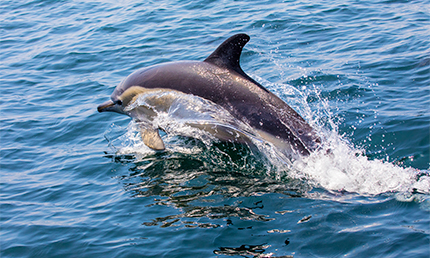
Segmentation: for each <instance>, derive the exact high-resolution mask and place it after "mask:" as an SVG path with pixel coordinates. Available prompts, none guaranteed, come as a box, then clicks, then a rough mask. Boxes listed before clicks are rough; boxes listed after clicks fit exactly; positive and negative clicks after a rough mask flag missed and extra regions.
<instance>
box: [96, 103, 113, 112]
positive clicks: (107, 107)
mask: <svg viewBox="0 0 430 258" xmlns="http://www.w3.org/2000/svg"><path fill="white" fill-rule="evenodd" d="M97 111H99V112H105V111H114V112H115V111H116V108H115V103H113V101H112V100H108V101H106V102H105V103H103V104H100V105H99V106H98V107H97Z"/></svg>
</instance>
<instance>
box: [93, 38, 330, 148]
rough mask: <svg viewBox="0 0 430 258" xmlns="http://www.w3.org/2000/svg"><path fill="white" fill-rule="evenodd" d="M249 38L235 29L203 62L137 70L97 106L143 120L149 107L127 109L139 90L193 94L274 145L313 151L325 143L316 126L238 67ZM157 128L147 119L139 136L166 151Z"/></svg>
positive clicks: (148, 143)
mask: <svg viewBox="0 0 430 258" xmlns="http://www.w3.org/2000/svg"><path fill="white" fill-rule="evenodd" d="M249 39H250V37H249V36H248V35H246V34H236V35H234V36H232V37H230V38H229V39H227V40H226V41H224V42H223V43H222V44H221V45H220V46H219V47H218V48H217V49H216V50H215V51H214V52H213V53H212V54H211V55H210V56H209V57H207V58H206V59H205V60H204V61H203V62H200V61H181V62H173V63H167V64H160V65H155V66H151V67H148V68H142V69H139V70H137V71H135V72H134V73H132V74H131V75H129V76H128V77H127V78H125V80H123V81H122V82H121V83H120V84H119V85H118V86H117V87H116V88H115V90H114V92H113V93H112V95H111V100H109V101H107V102H105V103H103V104H101V105H99V106H98V107H97V110H98V111H99V112H104V111H113V112H118V113H121V114H126V115H129V116H131V117H132V118H134V119H137V120H138V121H139V119H140V118H139V117H141V116H142V115H143V116H151V115H154V114H153V112H152V111H151V110H148V109H146V110H144V111H140V112H137V111H132V110H130V109H127V106H129V105H130V104H132V103H134V102H135V101H136V100H137V98H138V96H139V95H141V94H145V93H148V92H165V91H175V92H180V93H183V94H192V95H194V96H198V97H200V98H203V99H206V100H209V101H211V102H213V103H215V104H216V105H219V106H221V107H223V108H224V109H225V110H227V111H228V112H229V113H230V114H231V115H232V116H233V117H234V118H235V119H238V120H240V121H243V122H245V123H247V124H248V125H249V126H251V127H252V128H254V129H255V130H256V131H257V132H258V134H259V135H260V136H261V138H263V139H266V140H267V141H269V142H271V143H272V144H274V145H275V146H285V145H288V146H289V149H290V150H293V151H294V152H295V153H300V154H302V155H309V154H310V152H312V151H314V150H316V149H317V148H318V146H319V145H320V143H321V141H320V138H319V137H318V136H317V134H316V133H315V131H314V130H313V128H312V127H311V126H309V124H308V123H306V121H305V120H304V119H303V118H302V117H301V116H300V115H299V114H298V113H297V112H296V111H294V110H293V109H292V108H291V107H290V106H288V105H287V104H286V103H285V102H284V101H282V100H281V99H280V98H279V97H277V96H276V95H274V94H273V93H271V92H270V91H268V90H267V89H266V88H264V87H263V86H262V85H260V84H259V83H258V82H256V81H255V80H253V79H252V78H251V77H249V76H248V75H247V74H245V73H244V72H243V70H242V68H241V67H240V64H239V59H240V55H241V52H242V49H243V47H244V46H245V44H246V43H247V42H248V41H249ZM158 104H160V103H158ZM161 104H162V105H163V104H164V105H165V104H166V103H161ZM158 129H162V128H153V127H152V126H151V125H148V124H144V125H142V126H141V136H142V140H143V142H144V143H145V144H146V145H147V146H148V147H150V148H152V149H154V150H163V149H164V148H165V145H164V143H163V141H162V139H161V137H160V135H159V132H158ZM221 138H222V137H221Z"/></svg>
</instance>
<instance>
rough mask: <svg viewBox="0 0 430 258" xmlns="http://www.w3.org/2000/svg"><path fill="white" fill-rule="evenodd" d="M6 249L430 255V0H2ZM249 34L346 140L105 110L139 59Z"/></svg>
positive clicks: (285, 89) (182, 55)
mask: <svg viewBox="0 0 430 258" xmlns="http://www.w3.org/2000/svg"><path fill="white" fill-rule="evenodd" d="M0 9H1V15H0V19H1V22H0V35H1V36H0V37H1V43H0V60H1V62H0V85H1V96H2V97H1V98H0V110H1V116H0V119H1V120H0V121H1V123H0V128H1V139H0V143H1V144H0V145H1V147H0V148H1V149H0V155H1V167H0V184H1V188H0V189H1V190H0V218H1V222H0V223H1V224H0V251H1V253H0V256H1V257H60V256H61V257H230V256H231V257H269V256H272V257H291V256H292V257H343V256H348V257H429V255H430V183H429V182H430V179H429V178H430V177H429V166H430V40H429V35H430V12H429V7H428V2H427V1H425V0H422V1H420V0H418V1H407V0H387V1H372V0H368V1H352V0H348V1H275V0H267V1H245V0H238V1H182V0H178V1H173V0H171V1H169V0H157V1H110V0H105V1H86V0H82V1H79V0H62V1H54V0H45V1H44V0H37V1H36V0H23V1H8V0H5V1H1V3H0ZM235 33H247V34H249V35H250V36H251V41H250V42H249V43H248V44H247V45H246V46H245V48H244V50H243V53H242V57H241V64H242V68H243V70H244V71H245V72H246V73H248V74H249V75H250V76H251V77H253V78H254V79H256V80H257V81H259V82H261V83H262V84H263V85H264V86H265V87H267V88H268V89H269V90H271V91H272V92H274V93H276V94H277V95H278V96H280V97H281V98H282V99H284V100H285V101H286V102H287V103H288V104H289V105H290V106H291V107H292V108H294V109H295V110H296V111H297V112H298V113H300V114H301V115H302V116H303V117H304V118H305V119H306V120H307V121H309V123H310V124H311V125H312V126H313V127H314V128H316V129H317V131H318V132H319V134H320V136H321V137H322V138H323V139H324V141H325V142H327V145H329V146H330V148H331V152H332V154H330V153H329V154H327V153H326V154H321V153H319V154H317V153H316V154H315V155H311V157H309V158H305V159H304V160H303V161H301V162H300V163H299V162H296V163H294V164H292V167H291V166H290V167H289V168H288V169H286V168H285V167H284V166H283V165H282V164H283V162H279V160H277V159H276V158H273V157H272V156H271V155H270V154H271V153H270V151H267V152H266V151H264V150H261V149H260V150H255V149H252V148H249V147H248V146H246V145H245V146H244V145H240V144H237V143H228V142H227V143H222V142H218V141H205V140H204V139H201V138H199V137H197V136H196V138H195V139H193V138H185V137H181V136H175V135H163V137H164V138H165V140H166V143H167V150H166V151H164V152H154V151H151V150H149V149H148V148H147V147H145V146H144V145H143V144H142V143H141V141H140V139H139V137H137V132H136V130H135V129H134V125H133V122H131V120H130V118H128V117H126V116H121V115H118V114H114V113H101V114H100V113H98V112H97V109H96V108H97V105H98V104H100V103H102V102H104V101H106V100H108V99H109V96H110V94H111V93H112V91H113V89H114V88H115V86H116V85H117V84H118V83H119V82H120V81H121V80H123V79H124V78H125V77H126V76H127V75H129V74H130V73H131V72H133V71H135V70H136V69H139V68H142V67H146V66H150V65H154V64H160V63H163V62H170V61H179V60H204V58H206V57H207V56H208V55H209V54H210V53H211V52H212V51H213V50H214V49H216V47H217V46H218V45H219V44H221V43H222V42H223V40H225V39H226V38H228V37H229V36H231V35H233V34H235Z"/></svg>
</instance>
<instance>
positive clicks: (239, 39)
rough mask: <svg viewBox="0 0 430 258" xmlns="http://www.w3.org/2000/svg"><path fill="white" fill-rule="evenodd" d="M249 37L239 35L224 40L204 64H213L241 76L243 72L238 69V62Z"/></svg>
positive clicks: (242, 34)
mask: <svg viewBox="0 0 430 258" xmlns="http://www.w3.org/2000/svg"><path fill="white" fill-rule="evenodd" d="M249 39H250V38H249V36H248V35H246V34H244V33H241V34H236V35H233V36H231V37H230V38H228V39H227V40H225V41H224V42H223V43H222V44H221V45H220V46H219V47H218V48H217V49H216V50H215V51H214V52H213V53H212V54H211V55H210V56H208V58H206V59H205V62H208V63H211V64H214V65H216V66H220V67H223V68H227V69H232V70H235V71H236V72H238V73H239V74H241V75H243V74H244V72H243V71H242V68H240V64H239V60H240V54H241V53H242V49H243V47H244V46H245V44H246V43H248V41H249Z"/></svg>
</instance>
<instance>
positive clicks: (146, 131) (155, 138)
mask: <svg viewBox="0 0 430 258" xmlns="http://www.w3.org/2000/svg"><path fill="white" fill-rule="evenodd" d="M140 136H141V137H142V140H143V143H144V144H145V145H146V146H148V147H149V148H151V149H153V150H164V149H165V148H166V147H165V146H164V142H163V140H162V139H161V137H160V134H159V133H158V129H154V128H140Z"/></svg>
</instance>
